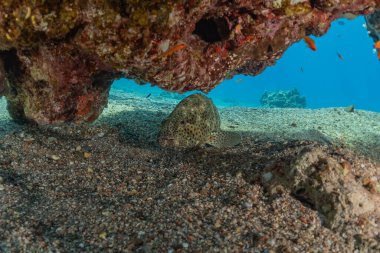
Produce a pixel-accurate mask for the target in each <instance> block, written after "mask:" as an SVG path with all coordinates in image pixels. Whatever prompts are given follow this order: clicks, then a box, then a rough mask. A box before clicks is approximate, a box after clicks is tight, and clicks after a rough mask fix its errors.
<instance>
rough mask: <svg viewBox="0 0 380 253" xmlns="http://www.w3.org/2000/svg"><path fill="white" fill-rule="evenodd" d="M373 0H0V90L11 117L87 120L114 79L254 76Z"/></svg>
mask: <svg viewBox="0 0 380 253" xmlns="http://www.w3.org/2000/svg"><path fill="white" fill-rule="evenodd" d="M379 7H380V2H379V1H378V0H360V1H359V0H354V1H353V0H313V1H307V0H299V1H288V0H283V1H282V0H279V1H268V0H234V1H224V0H208V1H182V0H170V1H167V0H158V1H114V0H107V1H94V0H89V1H81V0H72V1H68V0H65V1H59V2H58V1H42V0H37V1H14V0H3V1H1V3H0V95H5V96H6V98H7V100H8V107H9V108H8V110H9V112H10V114H11V115H12V117H13V118H14V119H16V120H22V121H23V120H28V121H33V122H37V123H39V124H46V123H57V122H65V121H89V122H91V121H93V120H95V119H96V118H97V117H98V115H99V114H100V113H101V111H102V109H103V108H104V107H105V106H106V104H107V96H108V91H109V88H110V85H111V83H112V80H114V79H116V78H120V77H127V78H133V79H135V80H137V81H140V82H150V83H152V84H154V85H158V86H159V87H161V88H163V89H166V90H171V91H176V92H185V91H189V90H201V91H205V92H207V91H209V90H211V89H212V88H214V87H215V86H216V85H217V84H218V83H220V82H221V81H222V80H223V79H225V78H228V77H231V76H233V75H234V74H237V73H243V74H249V75H256V74H259V73H260V72H261V71H262V70H263V69H265V67H267V66H268V65H272V64H274V62H275V60H277V59H278V58H280V57H281V55H282V53H283V52H284V51H285V50H286V48H288V47H289V46H290V45H291V44H292V43H294V42H297V41H299V40H300V39H301V38H302V37H303V36H304V35H309V34H313V35H316V36H320V35H322V34H324V33H326V31H327V30H328V28H329V26H330V23H331V22H332V21H333V20H335V19H337V18H339V17H341V16H342V15H344V14H347V13H350V14H354V15H358V14H369V13H372V12H373V11H375V10H376V9H378V8H379Z"/></svg>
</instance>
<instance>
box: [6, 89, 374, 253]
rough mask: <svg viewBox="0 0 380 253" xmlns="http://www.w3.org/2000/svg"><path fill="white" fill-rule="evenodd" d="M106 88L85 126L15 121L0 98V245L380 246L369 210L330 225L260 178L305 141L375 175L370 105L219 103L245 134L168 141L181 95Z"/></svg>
mask: <svg viewBox="0 0 380 253" xmlns="http://www.w3.org/2000/svg"><path fill="white" fill-rule="evenodd" d="M111 95H112V96H111V98H112V101H111V102H110V105H109V107H108V108H107V109H106V110H105V111H104V114H103V115H102V116H101V118H100V119H99V120H98V121H97V122H96V123H95V124H94V125H92V126H65V125H62V126H55V127H54V126H52V127H39V128H36V127H26V126H17V125H15V124H13V123H12V122H9V118H8V117H7V116H6V114H4V106H3V104H4V101H1V102H0V137H1V139H0V252H17V251H19V252H31V251H35V252H46V251H48V250H49V249H50V250H53V251H54V250H59V251H60V252H80V251H85V252H120V251H122V252H128V251H137V252H185V251H192V252H205V251H215V252H221V251H223V250H226V251H227V252H243V251H245V252H263V250H266V252H275V251H277V252H311V251H315V252H323V251H325V252H353V251H354V250H355V249H362V250H367V249H370V248H372V249H373V250H376V248H377V247H378V246H379V241H380V238H379V231H380V230H379V227H380V225H379V223H380V218H379V217H378V216H376V215H375V214H365V215H364V216H361V217H351V216H350V215H348V214H349V213H350V210H344V209H343V210H341V211H340V212H343V214H347V217H346V218H345V220H344V221H339V222H342V225H344V229H343V231H342V230H340V229H331V228H329V227H328V226H326V224H325V222H324V218H323V217H322V216H323V215H321V213H319V211H318V210H315V207H313V203H309V201H306V200H305V199H303V198H300V196H295V195H294V192H292V190H291V189H290V188H286V186H285V189H284V190H283V191H280V192H276V193H274V194H269V192H270V190H268V189H267V188H266V186H265V184H264V183H263V182H262V180H261V178H266V177H267V176H264V175H263V172H264V171H266V173H265V175H268V172H267V171H268V170H269V169H271V168H275V167H276V164H288V165H289V166H290V167H291V168H292V166H295V165H296V164H299V161H300V160H299V157H302V156H303V155H304V154H305V152H306V153H314V152H321V153H322V154H323V156H325V157H324V158H323V159H322V161H325V160H326V159H327V160H329V159H332V160H334V161H338V162H340V161H346V162H348V163H349V164H350V166H349V168H350V171H349V172H348V173H349V175H352V178H353V179H352V180H354V181H355V182H354V183H358V185H359V186H360V187H361V184H362V182H363V181H365V180H367V178H371V180H380V165H379V164H378V163H376V162H373V161H371V159H372V160H376V159H379V156H378V154H379V146H380V145H379V144H380V140H379V138H380V137H379V136H380V134H379V131H380V128H379V127H380V126H379V123H380V116H379V114H376V113H371V112H365V111H358V112H355V113H347V112H345V111H344V110H343V109H339V108H338V109H321V110H293V109H287V110H280V109H278V110H273V109H271V110H269V109H247V108H245V109H244V108H225V109H222V110H221V115H222V122H223V128H225V129H229V130H232V131H241V132H242V133H243V135H244V138H243V143H242V144H241V145H240V146H237V147H234V148H231V149H221V150H217V149H213V148H206V149H200V150H186V151H174V150H166V149H160V148H159V147H158V146H157V145H156V142H155V140H156V134H157V131H158V127H159V124H160V122H161V121H162V119H164V118H165V117H166V115H167V114H168V113H169V112H170V111H171V110H172V109H173V108H174V106H175V104H176V103H177V102H178V100H176V99H172V98H167V97H160V96H154V95H152V96H151V97H150V98H149V99H146V98H139V97H135V96H131V95H126V94H120V93H112V94H111ZM315 141H317V142H315ZM342 146H344V147H350V148H351V149H352V150H354V151H355V153H357V154H359V155H356V154H355V153H353V152H351V151H350V150H348V149H345V148H343V149H342ZM363 154H365V155H366V156H362V155H363ZM368 158H370V160H369V159H368ZM313 166H314V165H313ZM342 180H343V181H344V178H342ZM343 181H342V182H343ZM363 189H364V188H363ZM343 193H344V192H343ZM341 194H342V193H341ZM371 194H373V195H374V196H375V195H376V194H378V193H371ZM371 196H372V195H371ZM376 196H377V195H376ZM370 204H372V203H371V202H365V203H364V204H363V206H362V207H363V209H365V208H367V205H370Z"/></svg>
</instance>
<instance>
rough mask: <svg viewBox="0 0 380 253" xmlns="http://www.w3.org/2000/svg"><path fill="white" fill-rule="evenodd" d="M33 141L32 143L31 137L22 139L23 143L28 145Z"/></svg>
mask: <svg viewBox="0 0 380 253" xmlns="http://www.w3.org/2000/svg"><path fill="white" fill-rule="evenodd" d="M33 141H34V138H33V137H26V138H25V139H24V142H28V143H30V142H33Z"/></svg>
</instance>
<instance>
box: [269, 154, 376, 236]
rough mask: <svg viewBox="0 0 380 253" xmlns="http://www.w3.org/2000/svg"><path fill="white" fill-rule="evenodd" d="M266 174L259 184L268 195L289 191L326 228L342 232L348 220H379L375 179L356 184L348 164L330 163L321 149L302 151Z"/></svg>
mask: <svg viewBox="0 0 380 253" xmlns="http://www.w3.org/2000/svg"><path fill="white" fill-rule="evenodd" d="M266 171H267V172H265V173H264V174H263V177H262V180H263V182H264V183H265V184H267V189H268V190H269V191H270V192H271V193H272V194H274V193H275V194H277V193H278V192H279V191H282V190H283V189H284V188H287V189H289V190H290V191H291V193H292V195H293V196H294V197H295V198H297V199H299V200H300V201H302V202H303V203H305V205H308V206H309V207H311V208H313V209H316V210H318V211H319V212H320V214H322V221H323V223H324V224H325V225H326V226H327V227H328V228H331V229H335V230H342V231H343V230H344V229H345V224H346V223H347V221H348V220H353V219H360V217H364V216H367V215H371V214H372V215H375V216H376V217H379V216H380V210H379V209H378V207H379V206H380V188H379V183H378V181H377V178H376V177H370V176H368V175H367V176H366V177H362V180H360V179H359V178H358V177H357V176H355V174H356V173H355V172H356V171H355V170H353V168H352V165H351V163H350V162H349V161H347V160H344V159H340V160H336V159H333V158H332V157H331V156H329V154H328V153H326V151H325V150H323V149H314V150H313V149H308V148H306V149H304V150H301V152H300V154H299V156H298V157H297V158H296V159H294V160H293V161H291V162H290V163H289V161H288V164H287V163H281V162H280V161H277V162H275V163H273V164H268V165H267V168H266ZM371 178H373V179H371ZM283 187H284V188H283Z"/></svg>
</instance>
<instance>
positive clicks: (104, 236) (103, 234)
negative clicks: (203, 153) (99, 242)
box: [99, 232, 107, 240]
mask: <svg viewBox="0 0 380 253" xmlns="http://www.w3.org/2000/svg"><path fill="white" fill-rule="evenodd" d="M99 238H100V239H103V240H105V239H106V238H107V233H106V232H102V233H100V234H99Z"/></svg>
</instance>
